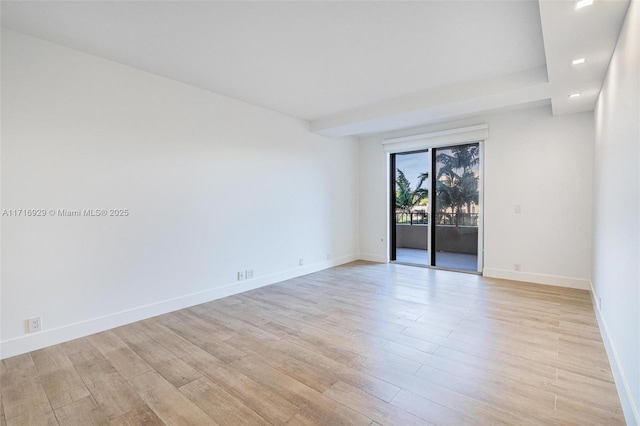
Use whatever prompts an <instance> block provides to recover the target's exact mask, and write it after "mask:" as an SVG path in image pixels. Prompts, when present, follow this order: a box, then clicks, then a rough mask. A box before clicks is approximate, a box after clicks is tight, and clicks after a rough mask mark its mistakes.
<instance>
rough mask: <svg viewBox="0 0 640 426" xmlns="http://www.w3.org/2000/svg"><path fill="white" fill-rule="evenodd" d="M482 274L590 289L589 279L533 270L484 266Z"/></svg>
mask: <svg viewBox="0 0 640 426" xmlns="http://www.w3.org/2000/svg"><path fill="white" fill-rule="evenodd" d="M482 275H484V276H485V277H488V278H502V279H505V280H513V281H524V282H528V283H535V284H544V285H553V286H557V287H569V288H577V289H580V290H589V289H590V286H589V280H585V279H581V278H571V277H562V276H558V275H546V274H535V273H532V272H517V271H508V270H506V269H496V268H484V269H483V271H482Z"/></svg>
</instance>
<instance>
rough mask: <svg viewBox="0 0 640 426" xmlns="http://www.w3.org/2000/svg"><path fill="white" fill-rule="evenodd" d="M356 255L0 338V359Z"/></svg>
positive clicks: (342, 261) (301, 273)
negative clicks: (13, 336)
mask: <svg viewBox="0 0 640 426" xmlns="http://www.w3.org/2000/svg"><path fill="white" fill-rule="evenodd" d="M359 258H360V257H359V256H358V255H349V256H344V257H340V258H336V259H331V260H327V261H322V262H317V263H314V264H311V265H305V266H301V267H298V268H294V269H289V270H286V271H282V272H277V273H275V274H271V275H267V276H264V277H259V278H255V279H251V280H246V281H244V282H240V283H238V282H233V283H230V284H226V285H223V286H221V287H217V288H213V289H210V290H204V291H200V292H196V293H191V294H186V295H183V296H179V297H175V298H172V299H167V300H162V301H159V302H155V303H151V304H148V305H143V306H137V307H135V308H132V309H127V310H124V311H120V312H115V313H113V314H109V315H105V316H101V317H96V318H90V319H87V320H85V321H80V322H76V323H73V324H68V325H65V326H62V327H57V328H53V329H49V330H43V331H41V332H39V333H34V334H27V335H24V336H19V337H16V338H13V339H9V340H5V341H2V342H0V359H4V358H9V357H12V356H16V355H20V354H24V353H27V352H31V351H34V350H37V349H42V348H45V347H47V346H51V345H56V344H58V343H62V342H66V341H69V340H73V339H78V338H80V337H84V336H89V335H91V334H95V333H99V332H101V331H105V330H109V329H112V328H115V327H119V326H122V325H125V324H130V323H132V322H136V321H140V320H143V319H147V318H151V317H155V316H158V315H162V314H166V313H168V312H172V311H176V310H178V309H183V308H188V307H189V306H194V305H199V304H201V303H205V302H210V301H212V300H216V299H220V298H223V297H227V296H231V295H234V294H238V293H243V292H245V291H249V290H253V289H256V288H259V287H264V286H267V285H270V284H275V283H278V282H281V281H285V280H289V279H291V278H296V277H299V276H302V275H307V274H311V273H313V272H318V271H321V270H323V269H327V268H331V267H333V266H338V265H342V264H344V263H349V262H353V261H355V260H358V259H359Z"/></svg>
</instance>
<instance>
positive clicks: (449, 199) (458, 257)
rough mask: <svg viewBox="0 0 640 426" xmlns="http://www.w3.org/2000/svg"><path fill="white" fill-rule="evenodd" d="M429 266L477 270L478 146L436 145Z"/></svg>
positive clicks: (434, 152) (475, 144) (433, 155)
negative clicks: (431, 249) (431, 251)
mask: <svg viewBox="0 0 640 426" xmlns="http://www.w3.org/2000/svg"><path fill="white" fill-rule="evenodd" d="M432 158H433V162H434V165H435V167H434V172H435V173H434V175H433V179H432V183H433V186H434V188H435V191H434V198H435V202H434V205H433V210H434V211H433V217H434V220H433V240H432V242H433V248H434V249H433V253H432V259H431V261H432V265H434V266H438V267H442V268H446V269H456V270H461V271H473V272H475V271H478V270H479V268H478V246H479V244H478V217H479V205H480V199H479V198H480V186H479V182H480V146H479V144H477V143H474V144H468V145H459V146H454V147H446V148H436V149H434V150H433V152H432Z"/></svg>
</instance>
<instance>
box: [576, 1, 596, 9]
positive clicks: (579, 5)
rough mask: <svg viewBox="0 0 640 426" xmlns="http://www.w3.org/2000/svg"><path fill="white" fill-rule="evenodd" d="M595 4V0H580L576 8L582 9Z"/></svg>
mask: <svg viewBox="0 0 640 426" xmlns="http://www.w3.org/2000/svg"><path fill="white" fill-rule="evenodd" d="M592 4H593V0H579V1H577V2H576V10H578V9H582V8H583V7H587V6H591V5H592Z"/></svg>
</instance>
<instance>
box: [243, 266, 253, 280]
mask: <svg viewBox="0 0 640 426" xmlns="http://www.w3.org/2000/svg"><path fill="white" fill-rule="evenodd" d="M244 276H245V278H246V279H248V280H250V279H251V278H253V269H247V270H246V271H244Z"/></svg>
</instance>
